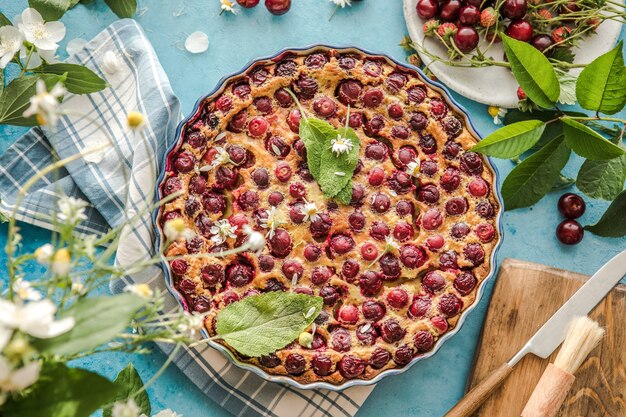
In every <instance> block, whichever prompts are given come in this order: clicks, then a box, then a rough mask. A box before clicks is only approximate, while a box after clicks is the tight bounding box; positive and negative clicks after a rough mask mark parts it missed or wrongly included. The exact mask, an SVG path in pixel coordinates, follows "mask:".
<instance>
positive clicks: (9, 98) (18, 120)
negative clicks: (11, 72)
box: [0, 74, 65, 126]
mask: <svg viewBox="0 0 626 417" xmlns="http://www.w3.org/2000/svg"><path fill="white" fill-rule="evenodd" d="M39 78H41V79H43V80H44V82H45V83H46V87H47V88H48V90H49V89H51V88H52V87H53V86H54V85H55V84H56V83H58V82H61V83H62V82H64V81H65V75H63V76H58V75H48V74H44V75H40V76H35V75H27V76H25V77H19V78H15V79H14V80H13V81H11V82H10V83H9V84H8V85H7V86H6V88H5V89H4V91H3V92H2V95H0V125H2V124H6V125H14V126H36V125H37V120H35V117H34V116H33V117H29V118H25V117H24V116H22V114H23V113H24V111H25V110H26V109H27V108H28V106H29V102H30V98H31V97H32V96H34V95H35V84H36V83H37V80H38V79H39Z"/></svg>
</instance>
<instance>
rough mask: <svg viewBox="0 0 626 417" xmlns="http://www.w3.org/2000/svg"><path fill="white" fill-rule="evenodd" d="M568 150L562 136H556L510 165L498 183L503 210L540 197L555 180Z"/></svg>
mask: <svg viewBox="0 0 626 417" xmlns="http://www.w3.org/2000/svg"><path fill="white" fill-rule="evenodd" d="M570 153H571V151H570V149H569V148H568V147H567V144H566V143H565V142H564V141H563V139H562V138H557V139H554V140H553V141H552V142H550V143H548V144H547V145H546V146H544V147H543V148H542V149H540V150H539V151H537V152H536V153H534V154H532V155H531V156H529V157H528V158H526V159H525V160H524V161H522V162H521V163H520V164H519V165H517V166H516V167H515V168H513V171H511V173H510V174H509V175H508V176H507V177H506V179H505V180H504V183H503V184H502V197H503V198H504V207H505V209H506V210H513V209H516V208H520V207H528V206H532V205H533V204H535V203H536V202H537V201H539V200H541V198H542V197H543V196H544V195H546V194H547V193H548V192H549V191H550V190H551V189H552V187H553V186H554V184H556V182H557V181H558V180H559V175H560V172H561V170H562V169H563V167H564V166H565V164H567V161H568V160H569V156H570Z"/></svg>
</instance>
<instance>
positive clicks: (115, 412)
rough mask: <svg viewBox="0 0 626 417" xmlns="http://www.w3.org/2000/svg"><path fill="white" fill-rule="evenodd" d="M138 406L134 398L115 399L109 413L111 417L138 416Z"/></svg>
mask: <svg viewBox="0 0 626 417" xmlns="http://www.w3.org/2000/svg"><path fill="white" fill-rule="evenodd" d="M139 411H141V410H140V409H139V407H138V406H137V403H135V400H133V399H132V398H130V399H129V400H128V401H117V402H116V403H115V404H113V409H112V410H111V415H112V416H113V417H139Z"/></svg>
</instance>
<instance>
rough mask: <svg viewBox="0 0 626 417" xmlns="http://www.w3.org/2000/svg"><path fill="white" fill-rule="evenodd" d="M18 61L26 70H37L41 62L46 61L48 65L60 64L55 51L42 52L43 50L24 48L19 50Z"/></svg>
mask: <svg viewBox="0 0 626 417" xmlns="http://www.w3.org/2000/svg"><path fill="white" fill-rule="evenodd" d="M20 60H21V61H22V65H24V67H26V69H27V70H31V69H34V68H37V67H38V66H40V65H41V64H42V63H43V61H46V62H47V63H48V64H57V63H59V62H60V61H59V60H58V59H57V56H56V51H44V50H43V49H37V48H31V49H29V48H26V47H25V46H22V48H21V49H20Z"/></svg>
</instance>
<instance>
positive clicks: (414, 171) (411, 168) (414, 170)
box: [406, 160, 420, 177]
mask: <svg viewBox="0 0 626 417" xmlns="http://www.w3.org/2000/svg"><path fill="white" fill-rule="evenodd" d="M406 172H407V174H409V175H411V176H413V177H419V175H420V162H419V161H418V160H414V161H411V162H409V163H408V164H407V166H406Z"/></svg>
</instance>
